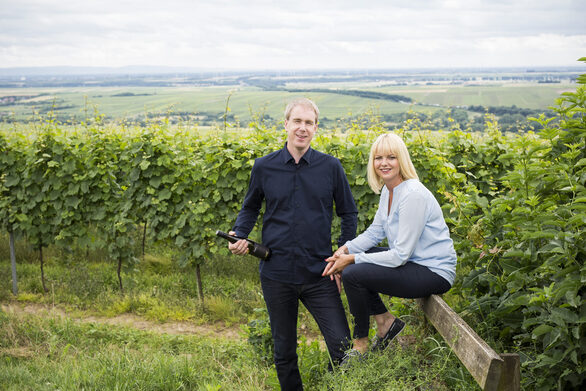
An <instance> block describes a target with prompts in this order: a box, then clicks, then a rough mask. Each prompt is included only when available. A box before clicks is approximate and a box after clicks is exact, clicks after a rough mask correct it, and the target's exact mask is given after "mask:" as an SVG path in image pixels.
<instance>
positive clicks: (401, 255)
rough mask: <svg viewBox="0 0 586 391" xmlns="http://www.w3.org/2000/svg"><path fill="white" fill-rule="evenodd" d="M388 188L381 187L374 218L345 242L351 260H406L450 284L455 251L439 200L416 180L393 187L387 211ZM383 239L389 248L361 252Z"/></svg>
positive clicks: (383, 263) (392, 264) (395, 263)
mask: <svg viewBox="0 0 586 391" xmlns="http://www.w3.org/2000/svg"><path fill="white" fill-rule="evenodd" d="M388 205H389V190H388V188H387V187H386V186H383V189H382V191H381V196H380V201H379V205H378V210H377V212H376V215H375V216H374V221H373V222H372V224H371V225H370V227H368V229H367V230H366V231H364V232H363V233H362V234H360V235H359V236H357V237H356V238H355V239H354V240H351V241H348V242H346V246H347V247H348V251H349V252H350V254H356V256H355V263H362V262H368V263H374V264H377V265H381V266H387V267H397V266H401V265H404V264H405V263H406V262H415V263H417V264H420V265H423V266H425V267H427V268H429V270H431V271H432V272H434V273H437V274H439V275H440V276H442V277H443V278H445V279H446V280H448V282H449V283H450V285H453V284H454V279H455V278H456V251H455V250H454V244H453V242H452V239H450V232H449V229H448V226H447V225H446V222H445V220H444V216H443V213H442V210H441V208H440V206H439V203H438V202H437V200H436V199H435V197H434V196H433V194H431V192H430V191H429V190H428V189H427V188H426V187H425V186H424V185H423V184H422V183H421V182H419V181H418V180H417V179H409V180H406V181H403V182H402V183H401V184H399V185H398V186H396V187H395V188H394V189H393V203H392V204H391V211H390V213H388V214H387V210H388ZM384 238H387V241H388V243H389V250H388V251H383V252H378V253H373V254H365V251H367V250H369V249H371V248H372V247H375V246H376V245H378V244H379V243H380V242H381V241H382V240H383V239H384Z"/></svg>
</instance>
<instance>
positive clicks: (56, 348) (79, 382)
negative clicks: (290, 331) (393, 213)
mask: <svg viewBox="0 0 586 391" xmlns="http://www.w3.org/2000/svg"><path fill="white" fill-rule="evenodd" d="M7 242H8V241H7V238H6V236H5V235H4V236H2V235H0V281H3V284H2V285H0V304H2V305H3V306H4V307H3V308H6V309H5V310H0V384H2V385H3V387H4V388H2V389H3V390H4V389H6V390H56V389H59V390H80V389H87V390H97V389H99V390H274V389H278V381H277V379H276V372H275V369H274V366H273V365H271V362H270V360H268V361H267V360H263V356H262V354H261V353H262V352H259V351H258V349H257V347H256V346H255V345H254V344H251V343H248V342H247V341H246V340H247V337H248V336H249V335H250V334H249V332H247V327H246V325H247V324H248V323H249V322H250V321H251V320H253V319H257V320H262V321H265V322H266V311H258V310H257V311H255V308H264V303H263V300H262V296H261V292H260V284H259V279H258V271H257V262H256V261H255V259H253V258H252V257H234V256H225V257H218V258H217V259H213V260H212V261H208V262H206V263H204V265H203V267H202V277H203V286H204V295H205V298H206V301H205V302H206V304H205V306H201V305H200V303H199V301H198V299H197V294H196V285H195V275H194V273H193V269H192V268H187V269H182V268H180V267H178V266H177V263H176V262H175V256H176V254H175V253H174V251H173V249H172V248H168V247H166V246H163V245H158V246H151V247H149V248H148V250H149V252H148V253H147V254H146V256H145V260H144V261H143V262H140V263H138V264H136V265H134V266H133V267H131V268H128V269H127V270H125V272H124V275H123V278H124V284H125V293H124V294H122V293H121V292H120V291H119V289H118V281H117V278H116V265H115V263H114V262H109V261H107V260H106V259H104V257H103V254H102V252H100V251H94V252H89V253H86V252H81V253H79V252H76V251H64V250H63V249H60V248H57V247H49V248H48V249H46V251H45V257H46V264H45V275H46V280H47V286H48V287H49V292H48V293H46V294H44V293H43V292H42V287H41V281H40V269H39V265H38V261H37V260H36V258H35V257H36V253H35V252H34V251H32V250H31V249H30V248H28V246H27V245H26V243H24V242H22V241H17V247H16V250H17V256H18V267H17V270H18V287H19V295H18V297H16V298H15V297H14V296H13V295H12V293H11V287H12V284H11V275H10V262H9V257H8V249H7V245H6V244H7ZM342 299H343V301H344V303H345V305H346V306H347V303H346V298H345V296H344V295H342ZM385 301H386V303H387V304H388V305H389V307H390V308H392V311H393V312H394V313H395V314H396V315H399V316H401V317H402V318H403V319H405V320H406V321H407V324H408V326H407V328H406V330H405V332H404V333H403V334H402V336H401V339H400V344H396V346H395V347H394V348H393V349H392V350H391V351H389V352H387V353H385V354H384V355H381V356H378V355H377V356H372V357H370V358H369V360H367V361H365V362H364V363H361V364H359V365H356V366H353V367H351V368H350V369H349V370H347V371H345V372H341V371H336V372H334V373H330V372H328V371H327V370H326V367H327V364H328V362H329V359H328V355H327V353H326V351H325V350H324V346H323V342H322V340H321V336H320V334H319V331H318V329H317V325H316V324H315V322H314V320H313V319H312V317H311V316H310V315H309V313H308V312H307V310H306V309H305V308H303V306H300V317H299V328H300V329H301V330H303V331H302V333H301V334H300V344H299V348H298V354H299V365H300V369H301V373H302V376H303V381H304V384H305V385H306V389H311V390H332V389H334V390H340V391H343V390H373V389H377V390H404V389H433V390H470V389H475V388H476V389H477V386H476V385H475V383H474V380H473V379H472V378H471V376H470V375H469V374H468V373H467V372H466V369H465V368H463V367H462V366H461V364H460V363H459V361H458V360H457V358H455V357H454V355H453V353H451V352H450V349H449V348H447V346H446V345H445V343H443V342H442V341H441V338H440V337H437V335H436V334H435V333H434V331H433V329H431V328H430V327H429V326H427V325H426V324H425V322H424V317H423V314H422V312H421V311H420V310H419V308H418V307H417V306H416V304H415V303H414V301H412V300H402V299H388V298H385ZM7 304H10V306H6V305H7ZM39 304H40V305H42V306H45V307H46V308H57V309H58V311H56V312H51V311H39V310H37V311H33V312H32V313H26V312H27V311H26V308H29V309H30V307H31V305H33V306H37V307H36V308H38V305H39ZM15 306H16V308H21V307H23V306H24V308H25V310H21V311H15V312H12V309H13V308H14V307H15ZM122 314H132V315H134V316H138V317H139V319H144V320H145V321H148V322H151V323H150V324H151V326H150V327H151V328H150V330H151V331H145V330H139V329H136V328H132V327H129V326H128V323H119V324H121V325H116V324H118V323H115V322H114V323H113V322H109V323H110V324H105V323H103V322H104V321H103V320H102V321H99V320H95V319H104V318H105V319H109V318H113V317H118V316H120V315H122ZM89 317H91V318H89ZM173 322H187V323H186V324H193V325H194V326H198V327H203V326H205V327H207V328H208V329H209V330H211V331H212V335H213V330H215V329H217V327H222V328H223V327H226V326H229V327H231V328H232V329H233V330H239V331H238V333H239V334H240V337H238V338H234V337H228V338H220V337H218V338H209V337H204V336H198V335H193V334H190V332H188V333H184V334H180V335H174V334H165V333H162V332H160V331H155V330H165V328H164V327H158V326H157V325H160V326H162V325H171V324H172V323H173ZM112 323H113V324H112ZM265 324H266V323H265ZM155 326H157V327H155ZM263 332H264V333H265V335H264V337H265V338H266V337H268V334H267V333H269V331H268V329H264V331H263ZM374 332H375V331H374V329H371V335H373V334H374ZM206 335H209V334H206ZM216 335H227V334H216ZM373 387H374V388H373Z"/></svg>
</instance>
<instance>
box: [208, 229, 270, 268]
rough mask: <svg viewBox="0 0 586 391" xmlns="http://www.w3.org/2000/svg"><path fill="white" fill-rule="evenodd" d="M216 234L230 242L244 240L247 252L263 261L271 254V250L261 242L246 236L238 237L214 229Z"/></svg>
mask: <svg viewBox="0 0 586 391" xmlns="http://www.w3.org/2000/svg"><path fill="white" fill-rule="evenodd" d="M216 235H218V236H219V237H221V238H224V239H226V240H227V241H229V242H230V243H236V242H237V241H239V240H240V239H244V240H246V241H247V242H248V253H249V254H250V255H254V256H255V257H257V258H260V259H262V260H264V261H268V259H269V257H270V255H271V250H270V249H269V248H268V247H266V246H263V245H262V244H260V243H257V242H255V241H252V240H250V239H248V238H240V237H238V236H234V235H229V234H227V233H226V232H222V231H219V230H218V231H216Z"/></svg>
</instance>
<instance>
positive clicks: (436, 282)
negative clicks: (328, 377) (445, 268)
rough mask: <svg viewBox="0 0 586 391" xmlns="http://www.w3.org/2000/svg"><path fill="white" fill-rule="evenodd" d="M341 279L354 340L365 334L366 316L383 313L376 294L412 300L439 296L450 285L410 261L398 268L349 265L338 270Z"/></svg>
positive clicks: (365, 335)
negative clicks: (351, 322)
mask: <svg viewBox="0 0 586 391" xmlns="http://www.w3.org/2000/svg"><path fill="white" fill-rule="evenodd" d="M379 251H380V250H379ZM373 252H376V251H373ZM342 281H343V283H344V291H345V292H346V297H347V298H348V306H349V307H350V313H352V316H353V317H354V332H353V337H354V338H355V339H358V338H364V337H367V336H368V328H369V321H370V315H379V314H383V313H385V312H387V308H386V307H385V305H384V304H383V302H382V300H381V298H380V296H379V293H383V294H385V295H389V296H394V297H402V298H406V299H415V298H420V297H427V296H430V295H432V294H438V295H439V294H442V293H445V292H447V291H448V290H450V288H451V286H450V283H449V282H448V281H447V280H446V279H445V278H443V277H442V276H440V275H439V274H436V273H434V272H432V271H431V270H429V269H428V268H427V267H425V266H421V265H418V264H416V263H413V262H407V263H406V264H404V265H403V266H399V267H386V266H380V265H375V264H372V263H358V264H353V265H349V266H348V267H346V268H345V269H344V271H343V272H342Z"/></svg>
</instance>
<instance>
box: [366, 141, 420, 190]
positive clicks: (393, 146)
mask: <svg viewBox="0 0 586 391" xmlns="http://www.w3.org/2000/svg"><path fill="white" fill-rule="evenodd" d="M391 154H392V155H395V157H396V158H397V160H398V162H399V172H400V174H401V178H403V180H407V179H419V177H418V176H417V171H415V167H414V166H413V163H412V162H411V157H409V151H408V150H407V146H406V145H405V142H404V141H403V139H401V137H399V136H397V135H396V134H394V133H385V134H381V135H380V136H378V137H377V139H376V140H375V141H374V143H373V144H372V147H370V155H369V157H368V169H367V176H368V185H369V186H370V188H371V189H372V191H374V192H375V193H376V194H379V193H380V191H381V189H382V187H383V185H384V182H383V180H382V178H381V177H380V176H379V175H378V174H377V173H376V170H375V169H374V157H375V156H376V155H382V156H386V155H391Z"/></svg>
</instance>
